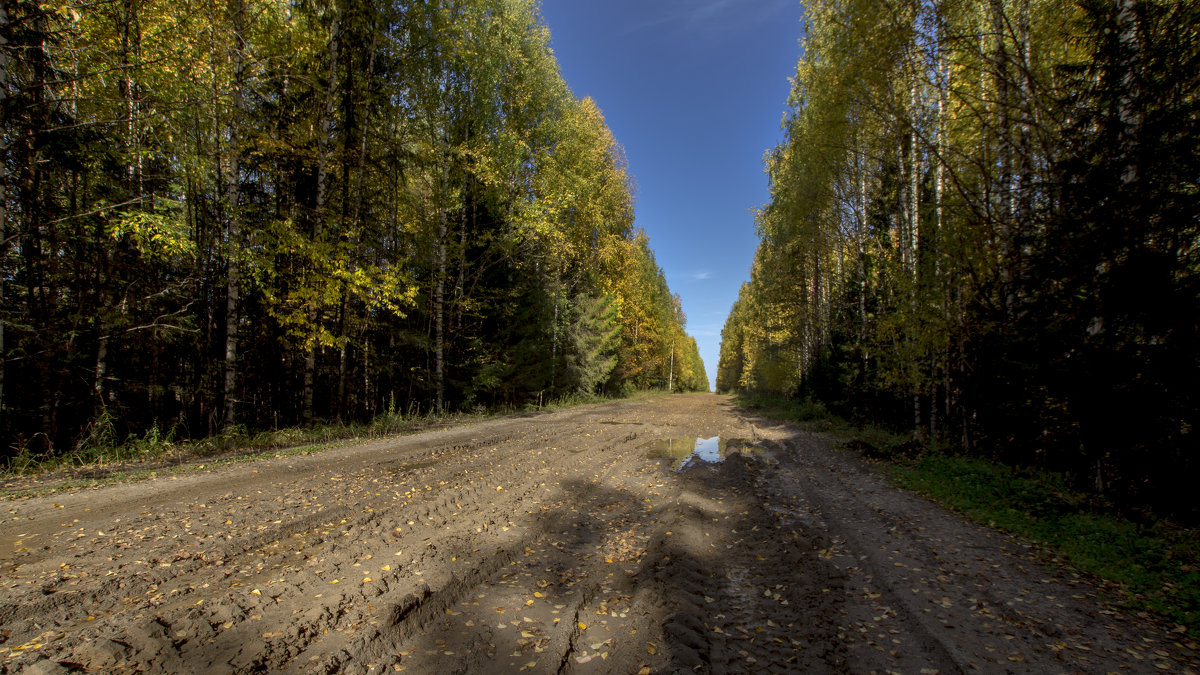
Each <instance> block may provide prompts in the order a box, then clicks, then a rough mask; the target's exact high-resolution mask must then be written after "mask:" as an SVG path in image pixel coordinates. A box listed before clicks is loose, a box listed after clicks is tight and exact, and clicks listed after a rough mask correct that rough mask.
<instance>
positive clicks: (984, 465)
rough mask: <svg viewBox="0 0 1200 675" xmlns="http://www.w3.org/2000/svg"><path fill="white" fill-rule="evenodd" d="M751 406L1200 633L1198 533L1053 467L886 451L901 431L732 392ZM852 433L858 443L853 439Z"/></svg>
mask: <svg viewBox="0 0 1200 675" xmlns="http://www.w3.org/2000/svg"><path fill="white" fill-rule="evenodd" d="M738 401H739V404H741V405H743V406H744V407H747V408H749V409H753V410H755V412H757V413H758V414H761V415H764V416H767V417H774V418H776V419H785V420H788V421H793V422H799V423H801V424H804V425H805V426H807V427H809V428H815V429H820V430H829V431H832V432H834V433H835V434H836V435H839V436H841V437H843V438H845V439H846V440H847V441H848V444H851V445H859V446H860V447H861V444H862V443H866V444H868V446H869V447H870V448H871V449H873V450H876V451H875V452H872V453H871V454H872V456H874V457H877V458H883V461H881V466H882V468H883V470H884V471H885V472H886V473H887V474H888V475H889V476H890V477H891V479H892V480H893V482H894V483H895V484H896V485H898V486H900V487H902V488H905V489H907V490H910V491H913V492H916V493H918V494H922V495H925V496H927V497H929V498H931V499H933V500H935V501H937V502H938V503H940V504H942V505H943V506H946V507H948V508H950V509H953V510H955V511H958V512H959V513H962V514H964V515H965V516H967V517H968V518H971V519H972V520H974V521H976V522H978V523H981V524H984V525H987V526H988V527H991V528H994V529H997V530H1001V531H1003V532H1008V533H1010V534H1014V535H1017V536H1020V537H1022V538H1025V539H1028V540H1031V541H1033V542H1035V543H1037V544H1039V545H1040V546H1041V547H1042V549H1043V551H1044V552H1045V553H1046V554H1047V562H1065V563H1067V564H1069V565H1070V566H1072V567H1074V568H1075V569H1077V570H1079V571H1080V572H1083V573H1085V574H1089V575H1093V576H1094V577H1097V578H1099V579H1101V580H1103V581H1105V582H1107V583H1108V586H1109V588H1110V590H1112V591H1113V592H1114V594H1115V596H1116V597H1115V600H1116V601H1117V602H1118V603H1120V604H1122V605H1124V606H1125V607H1127V608H1129V609H1131V610H1133V611H1135V612H1147V613H1149V614H1151V615H1154V616H1157V617H1159V618H1160V619H1163V620H1166V621H1169V622H1170V623H1172V624H1173V625H1174V626H1175V627H1176V629H1177V630H1180V627H1182V630H1186V631H1187V632H1188V633H1190V634H1191V636H1192V638H1193V639H1195V638H1198V637H1200V531H1197V530H1195V529H1188V528H1184V527H1181V526H1179V525H1176V524H1174V523H1171V522H1169V521H1166V520H1157V521H1153V520H1151V521H1147V522H1135V521H1132V520H1129V519H1127V518H1123V517H1121V516H1119V515H1117V514H1115V513H1113V512H1112V510H1111V509H1108V508H1106V507H1105V505H1103V504H1101V503H1099V502H1098V501H1097V500H1095V499H1094V498H1092V497H1091V496H1089V495H1087V494H1084V493H1080V492H1078V491H1074V490H1072V489H1071V488H1070V486H1069V485H1068V482H1067V481H1066V480H1065V479H1064V478H1063V477H1062V476H1059V475H1057V474H1053V473H1049V472H1044V471H1037V470H1033V469H1025V468H1014V467H1011V466H1007V465H1004V464H1001V463H999V462H995V461H992V460H990V459H983V458H978V457H965V456H960V455H954V454H949V453H945V452H939V451H926V452H920V453H916V454H913V453H911V452H902V451H893V449H896V448H899V447H901V446H903V445H904V442H905V441H907V440H908V439H906V438H904V437H900V436H896V435H895V434H891V433H888V432H886V431H881V430H878V429H863V428H854V427H852V426H850V425H848V424H847V423H845V422H844V421H841V420H837V419H832V418H826V419H819V418H816V419H814V416H815V414H816V405H818V404H813V403H803V402H801V403H796V402H787V401H779V400H778V399H774V400H771V399H770V398H769V397H761V396H759V397H739V399H738ZM854 441H858V442H859V443H854Z"/></svg>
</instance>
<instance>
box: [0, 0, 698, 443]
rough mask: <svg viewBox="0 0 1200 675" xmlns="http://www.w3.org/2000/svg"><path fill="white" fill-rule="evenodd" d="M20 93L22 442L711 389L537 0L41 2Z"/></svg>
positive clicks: (16, 291)
mask: <svg viewBox="0 0 1200 675" xmlns="http://www.w3.org/2000/svg"><path fill="white" fill-rule="evenodd" d="M0 86H2V87H3V89H2V92H3V93H2V94H0V96H2V99H3V100H2V101H0V111H2V112H0V115H2V118H0V143H2V145H0V154H2V155H3V165H2V169H0V170H2V172H0V228H3V229H0V439H2V440H3V444H2V448H3V449H2V450H0V457H2V456H3V455H4V454H11V453H16V452H21V451H23V450H28V449H35V450H37V451H38V452H56V453H57V452H64V451H67V450H70V449H71V448H73V447H76V446H78V445H79V444H81V443H86V442H88V440H89V438H93V437H94V435H95V433H96V430H97V428H98V426H97V425H98V423H99V421H103V423H104V425H106V428H108V429H110V433H114V434H115V435H116V437H117V438H118V440H119V439H121V438H125V437H127V436H129V435H133V436H137V435H139V434H144V433H147V431H148V430H151V429H155V430H158V429H161V430H163V431H164V432H166V430H170V433H171V434H173V436H174V437H175V438H177V439H182V438H198V437H203V436H206V435H209V434H214V433H238V432H240V431H245V430H247V429H249V430H253V429H262V428H278V427H283V426H287V425H308V424H313V423H317V422H321V421H333V420H337V421H342V420H369V419H370V418H372V417H373V416H376V415H379V414H382V413H384V412H395V411H400V412H402V413H405V414H407V413H413V412H420V413H426V412H429V411H433V412H439V411H460V410H462V411H471V410H492V409H512V408H519V407H522V406H527V405H544V404H547V403H549V402H551V401H555V400H561V399H563V398H564V397H571V396H575V395H581V396H588V395H593V394H604V395H624V394H628V393H630V392H633V391H635V390H645V389H652V388H664V389H666V388H670V389H673V390H676V391H679V390H683V391H687V390H700V389H703V390H707V389H708V379H707V376H706V374H705V372H704V365H703V363H702V362H701V360H700V357H699V354H698V352H697V349H696V343H695V340H694V339H693V338H691V337H690V336H688V335H687V333H686V332H685V329H686V318H685V316H684V314H683V311H682V307H681V304H680V300H679V298H678V296H676V295H674V294H672V292H671V290H670V288H669V287H668V285H667V282H666V278H665V276H664V274H663V271H662V270H661V269H660V268H659V266H658V264H657V263H656V261H655V257H654V253H653V251H652V249H651V248H650V243H649V240H648V238H647V237H646V235H645V234H644V233H643V232H641V231H638V230H635V229H634V181H633V178H632V177H631V175H630V172H629V170H628V167H627V165H626V161H625V159H624V156H623V151H622V149H621V147H620V145H619V144H618V143H617V141H616V140H615V139H614V138H613V136H612V134H611V132H610V130H609V129H608V127H607V126H606V124H605V120H604V117H603V114H602V112H601V111H600V109H599V107H598V106H597V105H596V103H595V102H594V101H592V100H589V99H586V98H585V99H579V98H576V97H575V96H574V95H573V94H572V92H571V91H570V89H569V88H568V86H567V85H566V83H565V82H564V80H563V78H562V76H561V74H560V72H559V69H558V65H557V63H556V61H555V58H554V55H553V52H552V50H551V48H550V42H549V33H548V30H547V28H546V26H545V25H544V21H543V20H542V18H541V16H540V10H539V7H538V4H537V2H536V1H535V0H431V1H429V2H411V1H407V0H394V1H393V2H388V3H376V2H369V1H368V0H298V1H295V2H290V1H289V2H279V1H276V0H166V1H162V2H147V1H145V0H101V1H100V2H89V3H79V4H74V3H68V2H58V1H52V2H31V1H28V0H17V1H16V2H11V3H5V4H4V5H3V6H0Z"/></svg>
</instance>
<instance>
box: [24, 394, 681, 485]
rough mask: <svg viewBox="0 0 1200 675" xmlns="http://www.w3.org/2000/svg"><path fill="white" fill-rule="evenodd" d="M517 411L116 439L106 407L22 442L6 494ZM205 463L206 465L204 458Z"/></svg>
mask: <svg viewBox="0 0 1200 675" xmlns="http://www.w3.org/2000/svg"><path fill="white" fill-rule="evenodd" d="M663 394H665V392H663V391H661V390H647V391H637V392H634V393H633V394H631V395H630V396H628V397H625V398H624V399H621V400H637V399H643V398H649V397H653V396H659V395H663ZM610 400H614V399H612V398H606V397H602V396H585V395H567V396H563V397H561V398H558V399H555V400H553V401H550V402H548V403H546V404H545V405H542V406H526V408H525V410H526V411H536V410H559V409H563V408H570V407H575V406H580V405H587V404H589V403H600V402H603V401H610ZM511 412H513V411H512V410H507V409H501V410H485V409H477V410H474V411H472V412H469V413H466V412H462V413H446V414H435V413H432V412H430V413H420V412H419V411H417V410H410V411H409V413H408V414H403V413H401V412H399V411H396V410H391V411H389V412H386V413H383V414H381V415H379V416H377V417H376V418H375V419H373V420H371V421H370V422H368V423H365V424H320V425H315V426H312V427H289V428H286V429H278V430H269V431H259V432H255V433H250V432H248V431H246V429H245V428H236V429H233V430H231V431H229V432H226V433H221V434H218V435H215V436H210V437H208V438H201V439H194V440H186V441H176V440H175V435H176V434H175V432H174V430H173V429H169V430H166V431H163V430H162V429H160V427H159V426H158V425H154V426H153V427H151V429H150V430H149V431H147V432H146V433H145V434H144V435H143V436H141V437H134V436H131V437H129V438H127V439H125V440H124V441H123V442H118V441H117V440H116V434H115V432H114V429H113V426H114V425H113V420H112V419H111V418H110V417H109V416H108V414H107V412H104V411H102V412H101V414H100V415H99V416H98V417H97V418H96V420H94V421H93V422H92V424H91V426H90V428H89V430H88V434H87V436H86V437H85V438H84V439H83V440H82V441H81V442H80V443H79V445H78V446H77V447H76V448H74V449H72V450H71V451H69V452H65V453H59V454H55V453H50V454H44V455H39V454H34V453H31V452H29V451H28V450H27V449H25V448H22V449H20V450H18V451H17V452H16V453H14V454H13V455H10V456H9V457H8V458H6V459H5V461H4V464H3V466H0V480H8V481H12V480H13V479H17V478H29V479H34V478H36V479H38V480H31V481H29V482H28V485H27V486H26V487H23V488H19V489H16V490H10V491H8V492H7V493H4V494H3V495H0V499H19V498H24V497H31V496H35V495H38V494H47V493H50V492H56V491H60V490H66V489H73V488H80V487H90V486H95V485H104V484H110V483H118V482H122V481H134V480H144V479H147V478H151V477H154V476H157V475H159V474H165V473H171V474H177V473H189V472H193V471H196V470H206V469H211V468H212V467H214V466H217V465H220V464H228V463H233V462H245V461H253V460H256V459H263V458H268V457H279V456H284V455H289V454H309V453H313V452H319V451H321V450H326V449H329V448H334V447H341V446H344V445H347V444H349V443H353V442H356V441H360V440H364V439H370V438H384V437H389V436H400V435H404V434H411V433H418V432H421V431H425V430H428V429H435V428H440V427H447V426H456V425H460V424H465V423H470V422H472V421H478V420H481V419H484V418H487V417H491V416H495V415H498V414H506V413H511ZM201 463H202V464H201Z"/></svg>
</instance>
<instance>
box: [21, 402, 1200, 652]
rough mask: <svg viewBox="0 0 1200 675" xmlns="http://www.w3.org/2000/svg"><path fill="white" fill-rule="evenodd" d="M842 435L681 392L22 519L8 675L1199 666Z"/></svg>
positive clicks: (1085, 587)
mask: <svg viewBox="0 0 1200 675" xmlns="http://www.w3.org/2000/svg"><path fill="white" fill-rule="evenodd" d="M712 436H720V437H722V439H724V440H725V441H726V444H725V445H726V455H725V460H724V461H723V462H719V463H708V462H704V461H701V460H698V459H695V460H692V461H690V462H686V463H683V464H682V465H680V463H679V459H680V458H682V457H683V456H684V455H686V454H687V453H686V447H688V446H686V445H684V446H683V447H685V451H682V452H681V453H677V454H676V455H672V452H673V451H667V452H663V451H662V449H661V448H662V446H661V445H659V446H653V447H652V444H653V442H654V441H657V440H662V439H668V438H676V437H704V438H708V437H712ZM835 445H836V444H835V443H834V441H832V440H831V439H828V438H825V437H822V436H819V435H813V434H809V433H806V432H803V431H801V430H799V429H797V428H795V427H793V426H790V425H785V424H780V423H776V422H770V421H766V420H761V419H757V418H754V417H752V416H748V415H747V414H746V413H744V412H742V411H740V410H738V409H737V408H736V407H734V406H733V404H732V403H731V402H730V401H729V399H727V398H725V397H719V396H714V395H688V396H670V397H662V398H658V399H651V400H643V401H637V402H629V403H611V404H602V405H594V406H587V407H582V408H575V409H571V410H565V411H560V412H554V413H546V414H538V415H530V416H523V417H508V418H502V419H494V420H490V421H486V422H482V423H478V424H474V425H471V426H463V427H456V428H450V429H445V430H441V431H432V432H427V433H423V434H419V435H415V436H407V437H402V438H395V439H387V440H380V441H373V442H368V443H363V444H361V445H356V446H353V447H347V448H340V449H335V450H329V451H325V452H322V453H319V454H314V455H309V456H289V457H283V458H277V459H273V460H264V461H259V462H254V463H246V464H238V465H225V466H222V467H220V468H216V469H205V470H203V471H201V472H194V473H189V474H183V475H175V476H161V477H159V478H157V479H154V480H149V481H143V482H137V483H130V484H123V485H114V486H109V487H104V488H97V489H88V490H79V491H75V492H72V493H69V494H62V493H59V494H54V495H49V496H46V497H39V498H33V499H23V500H15V501H14V500H10V501H7V502H4V503H3V504H2V505H0V506H2V508H3V509H4V512H3V513H2V514H0V515H3V516H4V522H3V524H2V525H0V565H2V569H0V586H2V587H3V588H4V594H3V598H2V600H0V626H2V628H0V659H2V665H0V672H4V673H11V672H28V673H56V672H68V671H79V670H85V671H104V672H171V673H177V672H221V673H224V672H257V671H300V672H320V673H332V672H345V673H365V672H397V671H403V672H411V673H439V674H441V673H459V672H466V673H505V672H532V673H588V672H605V673H639V672H641V673H668V672H716V673H721V672H746V673H760V672H764V673H765V672H803V673H820V672H853V673H867V672H880V673H883V672H901V673H923V674H929V673H935V672H936V673H957V672H971V671H979V672H989V673H1009V672H1011V673H1031V672H1034V673H1076V672H1078V673H1102V672H1163V671H1165V672H1177V673H1186V672H1197V671H1200V666H1197V662H1198V660H1200V659H1198V657H1197V654H1196V651H1195V645H1194V644H1191V643H1188V642H1187V641H1186V640H1185V639H1184V636H1182V635H1178V634H1172V633H1170V632H1169V631H1168V629H1165V628H1162V627H1159V626H1156V625H1154V624H1153V623H1151V622H1149V621H1147V620H1145V619H1142V618H1137V617H1130V616H1126V615H1123V614H1122V613H1121V612H1120V611H1118V610H1115V609H1113V608H1111V607H1109V606H1106V605H1105V604H1103V603H1102V602H1101V601H1100V600H1099V599H1098V598H1099V597H1100V592H1099V591H1098V590H1097V588H1096V587H1095V586H1094V585H1093V584H1092V583H1090V582H1089V581H1088V580H1086V579H1083V578H1080V577H1079V576H1078V575H1076V574H1073V573H1072V572H1071V571H1070V570H1069V569H1063V568H1051V567H1046V566H1043V565H1042V564H1039V563H1038V562H1036V560H1037V559H1038V558H1039V556H1038V555H1037V553H1036V551H1034V550H1033V549H1032V548H1031V547H1030V546H1029V545H1027V544H1024V543H1022V542H1020V541H1018V540H1015V539H1012V538H1010V537H1006V536H1003V535H999V534H996V533H994V532H991V531H988V530H986V529H982V528H980V527H978V526H975V525H972V524H971V523H969V522H967V521H965V520H964V519H963V518H961V517H959V516H957V515H954V514H952V513H949V512H947V511H945V510H943V509H941V508H939V507H938V506H936V505H934V504H932V503H930V502H928V501H926V500H924V499H921V498H918V497H914V496H911V495H908V494H906V493H903V492H901V491H898V490H896V489H894V488H892V487H890V486H888V484H887V483H886V481H885V480H884V479H883V478H882V477H880V476H879V475H878V474H877V473H876V472H875V471H874V470H873V469H872V468H871V467H870V466H869V465H868V464H866V463H864V462H863V461H862V460H860V459H859V458H858V457H856V456H854V455H853V454H851V453H849V452H847V451H843V450H838V449H835ZM670 447H671V448H674V447H675V446H670ZM655 448H657V449H655ZM651 455H653V456H655V458H651V457H650V456H651ZM1189 647H1191V649H1189Z"/></svg>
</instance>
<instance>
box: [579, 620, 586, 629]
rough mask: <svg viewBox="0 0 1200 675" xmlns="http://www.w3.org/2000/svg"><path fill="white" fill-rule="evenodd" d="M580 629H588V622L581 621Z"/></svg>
mask: <svg viewBox="0 0 1200 675" xmlns="http://www.w3.org/2000/svg"><path fill="white" fill-rule="evenodd" d="M579 630H587V624H586V623H584V622H582V621H580V622H579Z"/></svg>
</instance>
